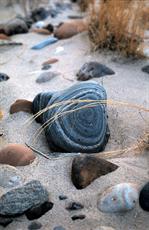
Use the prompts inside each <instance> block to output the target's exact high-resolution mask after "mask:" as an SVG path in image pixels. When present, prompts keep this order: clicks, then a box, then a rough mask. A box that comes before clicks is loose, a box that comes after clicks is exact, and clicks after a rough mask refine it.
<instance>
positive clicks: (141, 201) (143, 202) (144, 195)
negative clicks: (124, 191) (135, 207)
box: [139, 182, 149, 212]
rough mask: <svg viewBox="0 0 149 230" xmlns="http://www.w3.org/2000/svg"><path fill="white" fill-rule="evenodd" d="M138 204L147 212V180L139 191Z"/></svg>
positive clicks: (148, 202)
mask: <svg viewBox="0 0 149 230" xmlns="http://www.w3.org/2000/svg"><path fill="white" fill-rule="evenodd" d="M139 204H140V206H141V208H142V209H143V210H144V211H147V212H149V182H148V183H146V184H145V185H144V186H143V188H142V189H141V191H140V194H139Z"/></svg>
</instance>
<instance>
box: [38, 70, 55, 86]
mask: <svg viewBox="0 0 149 230" xmlns="http://www.w3.org/2000/svg"><path fill="white" fill-rule="evenodd" d="M58 75H59V73H57V72H52V71H50V72H44V73H41V74H40V75H39V77H38V78H37V79H36V82H37V83H39V84H40V83H44V82H47V81H50V80H51V79H53V78H54V77H56V76H58Z"/></svg>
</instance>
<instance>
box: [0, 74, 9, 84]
mask: <svg viewBox="0 0 149 230" xmlns="http://www.w3.org/2000/svg"><path fill="white" fill-rule="evenodd" d="M8 79H9V77H8V75H7V74H5V73H0V82H1V81H7V80H8Z"/></svg>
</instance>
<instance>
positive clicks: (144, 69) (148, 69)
mask: <svg viewBox="0 0 149 230" xmlns="http://www.w3.org/2000/svg"><path fill="white" fill-rule="evenodd" d="M142 71H143V72H144V73H148V74H149V65H146V66H144V67H143V68H142Z"/></svg>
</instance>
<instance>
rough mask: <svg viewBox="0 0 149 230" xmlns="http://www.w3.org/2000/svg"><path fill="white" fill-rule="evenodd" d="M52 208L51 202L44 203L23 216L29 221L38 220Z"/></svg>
mask: <svg viewBox="0 0 149 230" xmlns="http://www.w3.org/2000/svg"><path fill="white" fill-rule="evenodd" d="M52 208H53V203H52V202H45V203H43V204H41V205H38V206H36V207H33V208H31V209H29V210H28V211H26V212H25V215H26V217H27V218H28V219H29V220H34V219H38V218H40V217H41V216H42V215H44V214H45V213H46V212H48V211H49V210H51V209H52Z"/></svg>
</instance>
